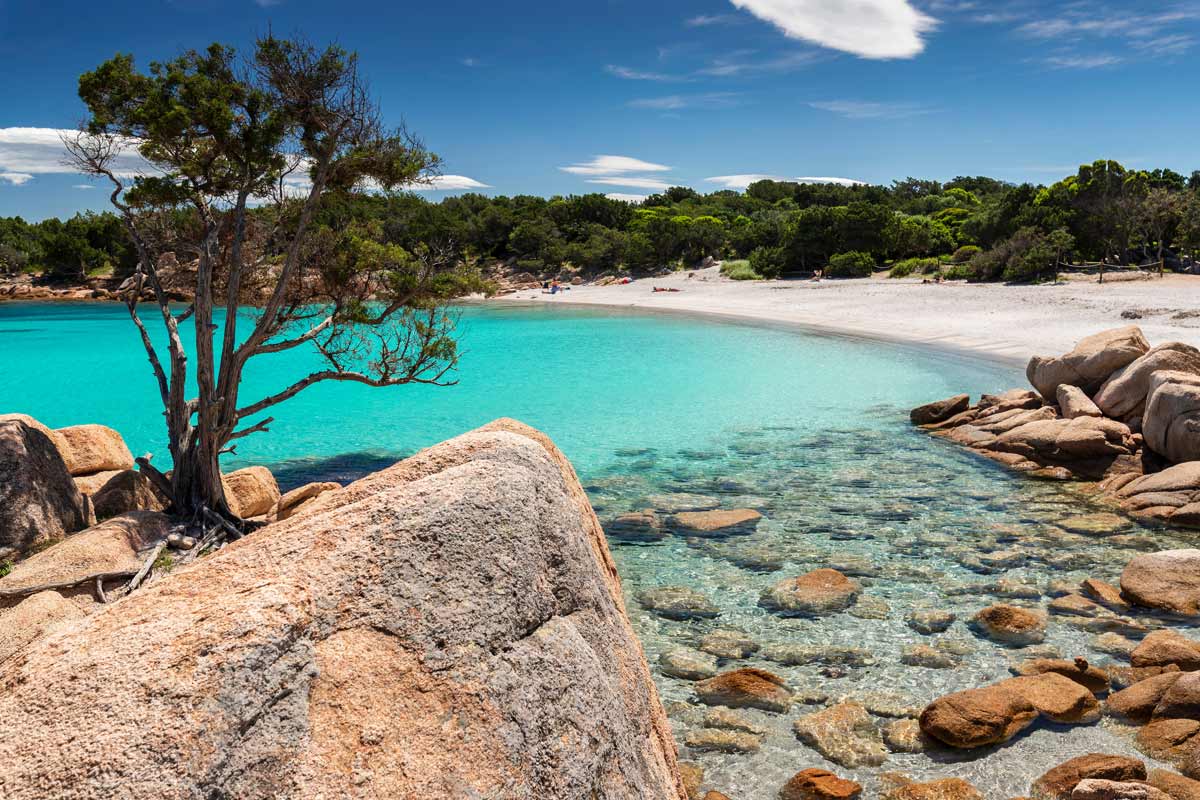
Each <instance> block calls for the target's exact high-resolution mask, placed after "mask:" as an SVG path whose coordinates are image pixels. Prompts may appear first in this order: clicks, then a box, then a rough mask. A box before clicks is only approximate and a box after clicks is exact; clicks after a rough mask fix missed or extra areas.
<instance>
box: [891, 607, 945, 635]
mask: <svg viewBox="0 0 1200 800" xmlns="http://www.w3.org/2000/svg"><path fill="white" fill-rule="evenodd" d="M956 619H957V617H956V616H955V615H954V613H953V612H950V611H941V610H938V609H917V610H915V611H911V612H909V614H908V616H906V617H905V618H904V622H905V624H906V625H908V627H910V628H912V629H913V630H914V631H916V632H917V633H919V634H921V635H923V636H932V635H933V634H935V633H944V632H945V631H946V630H947V629H948V628H949V627H950V626H951V625H953V624H954V621H955V620H956Z"/></svg>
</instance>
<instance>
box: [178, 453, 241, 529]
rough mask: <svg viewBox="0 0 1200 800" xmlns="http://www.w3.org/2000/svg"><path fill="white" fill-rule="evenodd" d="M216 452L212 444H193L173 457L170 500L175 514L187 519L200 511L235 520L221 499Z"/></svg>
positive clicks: (218, 463) (223, 492)
mask: <svg viewBox="0 0 1200 800" xmlns="http://www.w3.org/2000/svg"><path fill="white" fill-rule="evenodd" d="M217 450H218V447H217V445H216V444H215V443H212V444H210V445H209V446H202V445H201V443H200V442H199V441H197V442H196V443H195V444H193V445H191V446H188V447H186V448H185V449H181V450H179V451H178V452H177V453H176V454H175V458H174V460H175V471H174V472H173V473H172V474H171V487H172V494H173V497H172V500H173V501H174V504H175V510H176V511H177V512H178V513H180V514H184V515H188V516H191V515H195V514H197V513H199V511H200V510H201V509H202V508H208V509H209V510H210V511H214V512H216V513H217V514H220V515H221V516H223V517H226V518H227V519H236V516H235V515H234V514H233V512H232V511H230V510H229V503H228V502H227V501H226V499H225V486H224V484H223V483H222V482H221V464H220V460H219V459H218V457H217Z"/></svg>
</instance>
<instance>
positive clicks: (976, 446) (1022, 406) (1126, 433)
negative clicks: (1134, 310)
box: [911, 327, 1200, 528]
mask: <svg viewBox="0 0 1200 800" xmlns="http://www.w3.org/2000/svg"><path fill="white" fill-rule="evenodd" d="M1027 376H1028V378H1029V381H1030V383H1031V384H1032V385H1033V386H1034V388H1035V389H1036V390H1037V391H1036V392H1030V391H1027V390H1021V389H1014V390H1012V391H1010V392H1006V393H1004V394H1002V395H997V396H984V397H983V398H982V399H981V400H980V402H979V403H977V404H976V405H974V406H970V405H966V406H965V407H964V404H963V401H962V395H958V396H956V397H952V398H948V399H947V400H941V401H938V402H935V403H931V404H929V405H926V406H922V407H920V408H917V409H914V410H913V412H912V414H911V416H912V420H913V422H914V423H916V424H919V425H922V426H924V427H925V428H926V429H927V430H929V431H931V432H932V433H935V434H936V435H939V436H943V437H946V438H948V439H951V440H953V441H955V442H958V443H960V444H962V445H965V446H967V447H970V448H971V449H973V450H975V451H976V452H978V453H979V454H981V455H983V456H986V457H988V458H991V459H993V460H995V461H998V462H1000V463H1002V464H1005V465H1006V466H1008V467H1010V468H1012V469H1014V470H1017V471H1020V472H1026V473H1030V474H1032V475H1033V476H1035V477H1040V478H1050V479H1057V480H1089V481H1101V484H1100V489H1101V490H1102V493H1103V495H1104V496H1105V497H1106V498H1108V499H1109V500H1110V501H1111V502H1112V503H1114V504H1115V505H1117V506H1119V507H1121V508H1122V509H1123V510H1125V511H1126V512H1128V513H1130V514H1131V515H1133V516H1135V517H1141V518H1146V519H1151V520H1157V521H1169V522H1171V523H1172V524H1174V525H1180V526H1187V527H1198V528H1200V350H1197V349H1196V348H1194V347H1192V346H1191V345H1187V344H1183V343H1181V342H1168V343H1166V344H1162V345H1159V346H1158V347H1154V348H1151V347H1150V345H1149V343H1148V342H1147V341H1146V338H1145V336H1143V335H1142V332H1141V331H1140V330H1139V329H1138V328H1136V327H1128V328H1120V329H1117V330H1112V331H1105V332H1103V333H1098V334H1096V335H1094V336H1090V337H1088V338H1086V339H1084V340H1083V341H1081V342H1079V344H1078V345H1076V347H1075V349H1074V350H1072V351H1071V352H1070V353H1067V354H1065V355H1062V356H1055V357H1041V356H1039V357H1035V358H1033V359H1032V360H1031V361H1030V362H1029V368H1028V370H1027Z"/></svg>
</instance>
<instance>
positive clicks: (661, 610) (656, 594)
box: [637, 586, 721, 621]
mask: <svg viewBox="0 0 1200 800" xmlns="http://www.w3.org/2000/svg"><path fill="white" fill-rule="evenodd" d="M637 601H638V604H639V605H640V606H641V607H642V608H644V609H646V610H647V611H651V612H653V613H655V614H657V615H658V616H660V617H664V618H666V619H673V620H678V621H685V620H693V619H712V618H714V617H717V616H720V614H721V609H719V608H717V607H716V606H715V605H713V604H712V601H711V600H709V599H708V598H707V597H705V596H704V595H703V594H701V593H700V592H697V591H696V590H695V589H689V588H688V587H686V586H660V587H658V588H656V589H645V590H643V591H640V592H638V593H637Z"/></svg>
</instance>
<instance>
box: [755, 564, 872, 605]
mask: <svg viewBox="0 0 1200 800" xmlns="http://www.w3.org/2000/svg"><path fill="white" fill-rule="evenodd" d="M861 592H862V588H861V587H860V586H859V585H858V583H856V582H855V581H852V580H850V579H849V578H847V577H846V576H845V575H843V574H842V573H840V572H838V571H837V570H834V569H818V570H814V571H812V572H809V573H806V574H804V575H800V576H799V577H795V578H788V579H786V580H782V581H780V582H779V583H777V584H775V585H774V586H772V587H771V588H770V589H768V590H767V591H765V592H763V594H762V596H761V597H760V598H759V600H758V604H759V605H760V606H762V607H763V608H766V609H769V610H771V611H776V612H779V613H786V614H799V615H809V616H822V615H825V614H836V613H837V612H839V611H845V610H846V609H848V608H849V607H850V606H852V605H853V604H854V601H855V600H857V599H858V596H859V594H860V593H861Z"/></svg>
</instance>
